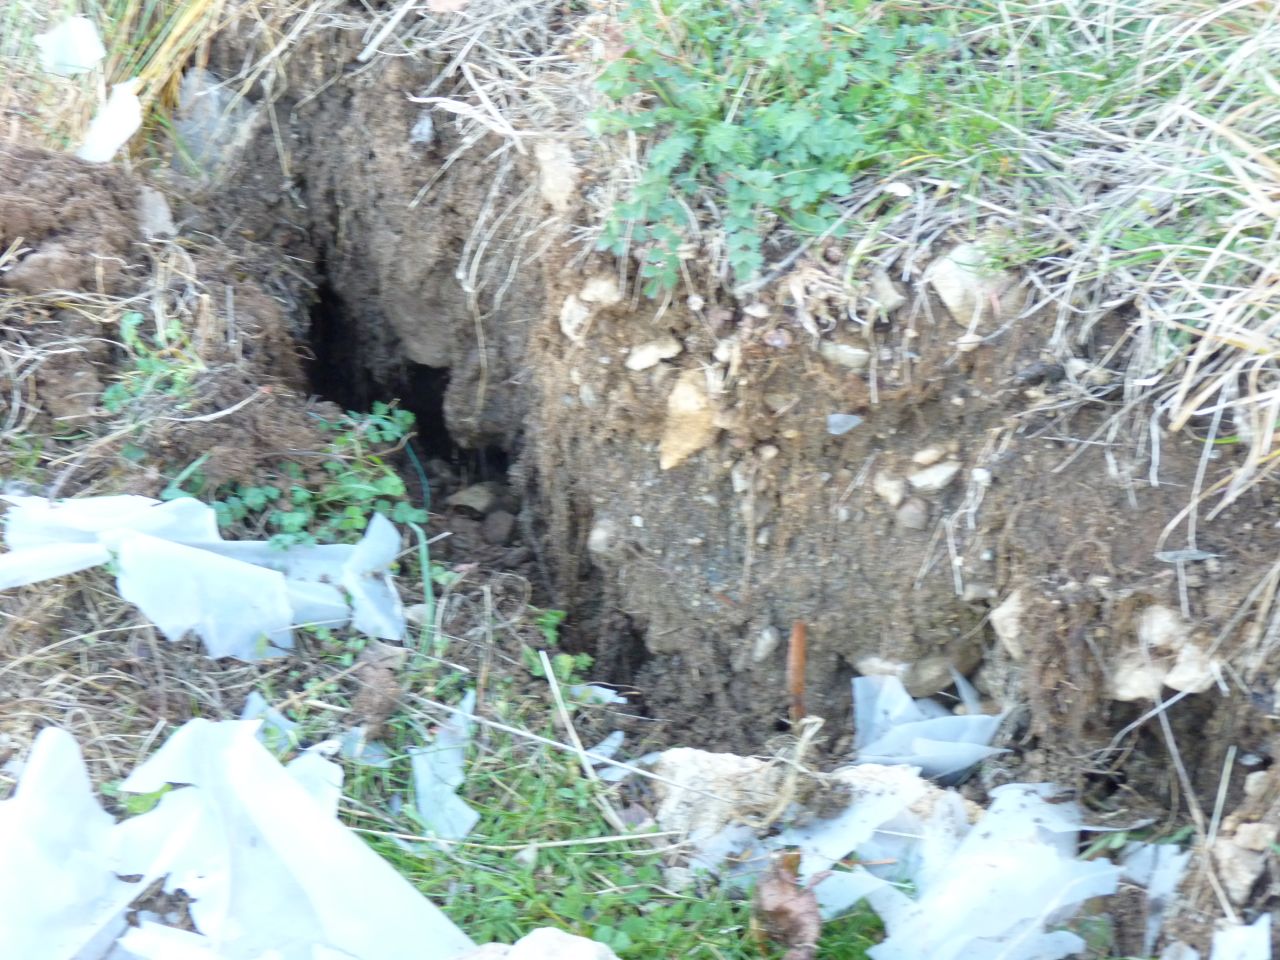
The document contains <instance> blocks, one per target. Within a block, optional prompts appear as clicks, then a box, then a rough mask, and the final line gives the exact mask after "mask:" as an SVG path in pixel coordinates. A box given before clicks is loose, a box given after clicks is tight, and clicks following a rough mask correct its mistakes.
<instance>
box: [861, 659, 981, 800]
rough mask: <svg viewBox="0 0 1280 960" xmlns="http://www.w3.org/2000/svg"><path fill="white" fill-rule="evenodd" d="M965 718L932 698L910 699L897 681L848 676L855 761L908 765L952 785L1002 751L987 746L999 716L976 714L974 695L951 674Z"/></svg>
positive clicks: (965, 684) (961, 679)
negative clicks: (963, 705)
mask: <svg viewBox="0 0 1280 960" xmlns="http://www.w3.org/2000/svg"><path fill="white" fill-rule="evenodd" d="M955 680H956V689H957V690H958V691H959V693H960V697H961V700H962V701H963V702H964V704H965V706H966V707H967V708H968V711H969V712H968V715H967V716H963V717H957V716H953V715H952V714H951V713H950V712H949V711H948V710H947V709H946V708H945V707H943V706H942V705H941V704H939V703H936V702H934V701H933V700H912V699H911V696H910V694H908V693H907V691H906V688H905V687H903V685H902V681H901V680H899V679H898V678H897V677H887V676H873V677H854V678H853V721H854V738H855V739H854V745H855V746H856V747H857V750H858V757H857V761H856V762H858V763H879V764H898V763H901V764H907V765H908V766H913V767H919V768H920V770H921V772H922V773H923V774H924V775H925V776H926V777H929V778H930V779H933V780H937V781H938V782H939V783H956V782H958V781H959V780H961V779H962V778H963V777H964V775H965V773H967V772H968V771H969V770H970V769H971V768H972V767H973V766H974V765H975V764H977V763H980V762H981V761H983V760H985V759H986V758H987V757H990V756H994V755H995V754H997V753H1003V752H1004V751H1002V750H1000V749H998V748H996V747H991V746H988V744H990V743H991V738H992V737H994V736H995V735H996V730H997V729H999V727H1000V722H1001V721H1002V720H1003V719H1004V717H1003V716H1002V715H1001V716H987V715H985V714H982V713H979V712H978V697H977V694H976V693H975V692H974V690H973V687H971V686H970V685H969V683H968V681H967V680H965V679H964V677H961V676H960V675H958V674H957V675H956V678H955Z"/></svg>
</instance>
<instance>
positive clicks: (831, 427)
mask: <svg viewBox="0 0 1280 960" xmlns="http://www.w3.org/2000/svg"><path fill="white" fill-rule="evenodd" d="M861 423H862V418H861V417H860V416H858V415H857V414H856V413H828V414H827V433H829V434H831V435H832V436H833V437H842V436H844V435H845V434H846V433H848V432H849V431H850V430H852V429H854V428H855V427H857V426H859V425H861Z"/></svg>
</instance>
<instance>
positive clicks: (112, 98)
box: [76, 79, 142, 163]
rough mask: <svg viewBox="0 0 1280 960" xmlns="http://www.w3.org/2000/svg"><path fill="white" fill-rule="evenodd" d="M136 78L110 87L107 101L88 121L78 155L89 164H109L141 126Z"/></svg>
mask: <svg viewBox="0 0 1280 960" xmlns="http://www.w3.org/2000/svg"><path fill="white" fill-rule="evenodd" d="M140 83H141V81H139V80H137V79H133V80H126V81H124V82H123V83H117V84H116V85H115V86H113V87H112V88H111V94H110V95H109V96H108V97H107V102H106V103H104V104H103V105H102V106H101V107H99V108H98V112H97V113H95V114H94V115H93V119H92V120H90V121H89V129H88V130H86V131H85V135H84V143H83V144H81V145H80V149H79V150H77V151H76V156H77V157H79V158H80V159H81V160H87V161H88V162H89V163H109V162H110V161H111V158H112V157H114V156H115V155H116V154H117V153H119V152H120V148H121V147H123V146H124V145H125V144H126V143H128V142H129V138H130V137H132V136H133V135H134V134H135V133H137V132H138V128H139V127H141V126H142V101H141V100H139V99H138V86H139V84H140Z"/></svg>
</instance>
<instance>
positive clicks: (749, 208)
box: [596, 0, 951, 296]
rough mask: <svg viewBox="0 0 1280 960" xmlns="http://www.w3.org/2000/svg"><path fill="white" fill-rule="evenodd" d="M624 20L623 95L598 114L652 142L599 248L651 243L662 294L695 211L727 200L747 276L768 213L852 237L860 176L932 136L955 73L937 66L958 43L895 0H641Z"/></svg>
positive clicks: (601, 120) (614, 77)
mask: <svg viewBox="0 0 1280 960" xmlns="http://www.w3.org/2000/svg"><path fill="white" fill-rule="evenodd" d="M622 20H623V23H624V31H625V38H626V42H627V44H628V46H627V51H626V53H625V54H623V55H622V56H621V57H620V58H619V59H618V60H616V61H615V62H613V63H612V64H610V65H609V66H608V67H607V68H606V69H605V71H604V73H603V74H602V76H601V78H600V85H601V90H602V92H603V93H604V94H605V95H606V96H607V97H608V98H610V99H611V100H612V101H613V102H614V103H615V104H616V106H614V107H613V108H611V109H608V110H606V111H604V112H603V113H601V114H600V115H599V116H597V118H596V123H597V125H598V127H599V129H600V130H601V131H603V132H616V131H622V130H634V131H637V132H640V133H644V134H648V135H650V136H652V137H653V138H654V139H655V142H654V145H653V147H652V148H651V149H650V151H649V154H648V157H647V162H646V166H645V169H644V172H643V173H642V175H641V177H640V179H639V182H638V183H636V185H635V188H634V190H633V192H632V194H631V196H630V197H629V198H628V199H627V200H626V201H624V202H623V203H621V204H619V205H618V206H617V207H616V209H615V210H614V211H613V213H612V216H611V217H610V219H609V221H608V223H607V224H606V228H605V232H604V234H603V236H602V238H601V246H602V247H605V248H608V249H610V250H611V251H612V252H614V253H615V254H621V253H623V252H624V251H625V249H626V246H627V244H628V243H629V242H630V243H639V244H643V245H645V246H646V247H647V257H646V260H645V263H644V266H643V267H642V276H643V277H644V278H645V279H646V280H647V283H646V285H645V292H646V294H648V295H650V296H653V295H656V294H657V293H658V292H660V291H662V290H667V289H670V288H672V287H674V286H675V283H676V280H677V278H678V276H679V270H680V266H679V262H680V244H681V242H682V241H683V238H684V236H685V234H686V232H687V231H688V230H689V229H690V228H691V227H692V226H694V219H695V214H694V213H693V209H694V208H695V207H703V206H704V205H707V204H709V205H712V206H714V207H715V208H716V209H717V210H718V211H719V216H720V220H721V225H722V227H723V229H724V231H725V238H726V244H727V248H728V259H729V263H730V265H731V266H732V268H733V271H734V274H735V276H736V277H737V278H738V279H739V280H745V279H747V278H749V277H751V276H752V275H754V274H756V273H757V272H758V271H759V270H760V269H761V267H762V266H763V263H764V258H763V254H762V244H763V240H764V235H765V233H766V231H767V230H768V229H769V226H770V224H771V223H774V222H776V221H777V220H779V219H780V220H782V221H784V222H785V223H786V224H788V225H789V226H791V227H793V228H795V229H796V230H798V231H800V232H802V233H808V234H821V233H824V232H828V231H830V232H831V233H832V234H833V235H840V233H841V229H840V217H841V211H840V209H839V207H838V206H837V205H836V203H835V201H837V200H838V199H839V198H841V197H843V196H846V195H847V194H849V193H850V192H851V190H852V188H853V179H854V178H855V177H856V176H858V175H859V174H860V173H862V172H864V171H866V170H868V169H870V168H871V167H873V166H874V165H876V164H882V163H884V162H885V161H887V160H893V159H902V158H905V157H908V156H911V155H913V154H916V153H920V152H931V151H932V150H933V149H934V147H935V144H934V143H933V142H932V138H931V129H930V128H931V127H932V125H933V124H934V118H935V117H936V116H937V114H938V111H937V106H936V104H937V103H938V102H939V98H940V97H941V96H942V95H943V94H944V93H945V85H946V81H945V77H944V75H943V74H942V73H941V72H939V71H936V70H933V69H931V66H932V64H934V63H935V62H936V61H938V60H939V58H941V56H942V55H943V54H945V53H946V52H947V51H948V50H949V48H950V47H951V41H950V38H949V36H948V34H947V33H946V32H945V31H944V30H942V29H940V28H938V27H935V26H933V25H931V24H929V23H926V22H920V20H919V18H918V17H912V16H909V15H908V14H906V13H904V12H901V11H897V10H894V9H892V8H891V7H889V6H888V5H886V4H879V3H872V2H871V0H847V2H842V3H833V4H821V5H815V4H813V3H811V2H808V0H757V2H754V3H752V4H750V5H743V4H727V3H722V2H720V0H630V2H629V3H628V4H627V5H626V6H625V8H624V10H623V13H622ZM704 201H706V203H705V204H704Z"/></svg>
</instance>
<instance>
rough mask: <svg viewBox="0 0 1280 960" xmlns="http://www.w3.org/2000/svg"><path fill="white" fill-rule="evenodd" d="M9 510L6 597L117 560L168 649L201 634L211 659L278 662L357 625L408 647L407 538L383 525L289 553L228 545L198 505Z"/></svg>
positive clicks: (23, 505)
mask: <svg viewBox="0 0 1280 960" xmlns="http://www.w3.org/2000/svg"><path fill="white" fill-rule="evenodd" d="M0 499H3V500H6V501H8V502H9V503H10V504H11V505H12V506H11V508H10V510H9V512H8V514H7V516H6V518H5V521H6V522H5V543H6V544H7V545H8V547H9V552H8V553H4V554H0V589H6V588H9V587H16V586H22V585H25V584H29V583H36V582H38V581H40V580H46V579H49V578H50V577H57V576H62V575H65V574H68V573H74V572H77V571H79V570H85V569H88V568H89V567H94V566H98V565H99V564H102V563H106V562H107V561H108V560H110V559H112V557H113V556H114V557H115V559H116V562H117V565H118V568H119V572H118V574H117V578H116V584H117V588H118V589H119V591H120V595H121V596H122V597H123V598H124V599H126V600H128V601H129V602H131V603H134V604H136V605H137V606H138V607H139V609H141V610H142V612H143V614H145V615H146V617H147V618H148V619H149V620H151V622H152V623H154V624H155V625H156V626H157V627H158V628H159V629H160V631H161V632H162V633H163V634H164V635H165V636H166V637H168V638H169V639H170V640H178V639H180V638H181V637H182V636H183V635H184V634H185V633H187V632H188V631H193V632H194V633H196V635H197V636H199V637H200V639H201V640H203V641H204V643H205V648H206V649H207V651H208V653H209V656H211V657H237V658H239V659H241V660H256V659H260V658H261V657H264V656H271V655H273V654H276V653H279V652H280V651H281V650H286V649H289V648H290V647H292V646H293V635H292V628H293V627H295V626H299V625H302V624H310V623H320V624H325V625H326V626H343V625H345V624H346V623H348V622H349V621H350V622H351V623H352V625H353V626H354V627H355V628H356V629H357V630H359V631H360V632H362V633H367V634H369V635H371V636H375V637H379V638H381V639H384V640H399V639H401V638H402V637H403V636H404V631H405V620H404V611H403V609H402V608H401V605H400V601H399V597H398V596H397V595H396V592H395V589H394V588H393V587H392V585H391V582H390V578H389V577H388V575H387V568H388V567H389V566H390V565H391V563H392V562H393V561H394V560H395V558H396V555H397V553H398V552H399V549H400V535H399V533H398V532H397V531H396V529H395V526H394V525H393V524H392V523H391V521H390V520H388V519H387V518H386V517H383V516H382V515H381V514H374V516H373V518H372V519H371V520H370V521H369V527H368V529H367V530H366V531H365V535H364V538H363V539H362V540H361V541H360V542H359V543H358V544H355V545H351V544H324V545H319V546H310V547H305V546H298V547H291V548H289V549H286V550H279V549H276V548H274V547H272V545H271V544H270V543H268V542H266V541H227V540H223V539H222V537H221V535H220V534H219V533H218V523H217V515H216V514H215V513H214V511H213V508H212V507H210V506H208V505H207V504H204V503H201V502H200V501H198V500H193V499H190V498H182V499H178V500H172V501H169V502H168V503H161V502H160V501H158V500H152V499H150V498H149V497H138V496H111V497H89V498H85V499H82V500H67V501H63V502H61V503H51V502H50V501H48V500H45V499H44V498H41V497H22V496H6V497H2V498H0ZM339 588H341V589H339ZM348 598H349V599H348ZM348 602H349V604H350V605H349V606H348Z"/></svg>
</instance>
